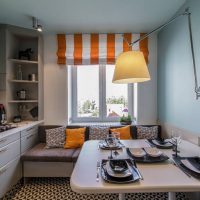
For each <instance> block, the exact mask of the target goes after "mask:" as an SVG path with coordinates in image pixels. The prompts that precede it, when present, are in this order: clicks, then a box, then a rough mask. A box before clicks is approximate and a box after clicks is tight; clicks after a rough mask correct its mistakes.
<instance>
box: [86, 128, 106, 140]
mask: <svg viewBox="0 0 200 200" xmlns="http://www.w3.org/2000/svg"><path fill="white" fill-rule="evenodd" d="M108 134H109V127H104V126H90V135H89V139H90V140H104V139H106V138H107V135H108Z"/></svg>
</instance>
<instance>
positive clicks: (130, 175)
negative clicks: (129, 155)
mask: <svg viewBox="0 0 200 200" xmlns="http://www.w3.org/2000/svg"><path fill="white" fill-rule="evenodd" d="M100 169H101V170H100V173H101V176H102V178H103V180H104V181H106V182H109V183H117V184H125V183H133V182H136V181H139V180H142V179H143V177H142V175H141V173H140V172H139V170H138V169H137V167H136V164H135V162H134V160H132V159H103V160H102V161H101V167H100ZM97 173H98V171H97ZM97 176H98V175H97Z"/></svg>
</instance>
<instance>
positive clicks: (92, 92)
mask: <svg viewBox="0 0 200 200" xmlns="http://www.w3.org/2000/svg"><path fill="white" fill-rule="evenodd" d="M77 103H78V117H99V67H98V66H95V65H82V66H77Z"/></svg>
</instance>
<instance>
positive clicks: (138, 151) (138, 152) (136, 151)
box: [129, 148, 146, 157]
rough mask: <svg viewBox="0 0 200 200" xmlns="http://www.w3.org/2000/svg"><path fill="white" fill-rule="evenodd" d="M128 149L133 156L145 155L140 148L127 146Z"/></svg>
mask: <svg viewBox="0 0 200 200" xmlns="http://www.w3.org/2000/svg"><path fill="white" fill-rule="evenodd" d="M129 151H130V152H131V154H132V155H133V156H135V157H143V156H145V155H146V153H145V151H144V150H143V149H141V148H129Z"/></svg>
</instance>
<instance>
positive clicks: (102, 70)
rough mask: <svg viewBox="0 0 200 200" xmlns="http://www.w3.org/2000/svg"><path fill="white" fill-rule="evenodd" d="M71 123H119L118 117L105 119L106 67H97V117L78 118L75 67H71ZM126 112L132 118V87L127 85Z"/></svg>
mask: <svg viewBox="0 0 200 200" xmlns="http://www.w3.org/2000/svg"><path fill="white" fill-rule="evenodd" d="M69 75H71V93H72V94H71V95H72V96H71V97H72V98H71V104H72V105H71V106H72V111H71V122H72V123H76V122H119V117H106V114H107V113H106V65H103V64H101V65H99V117H78V106H77V105H78V102H77V66H71V73H70V74H69ZM127 90H128V110H129V114H130V115H131V116H132V117H133V113H134V112H133V108H134V102H133V100H134V98H133V94H134V85H133V84H127Z"/></svg>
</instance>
